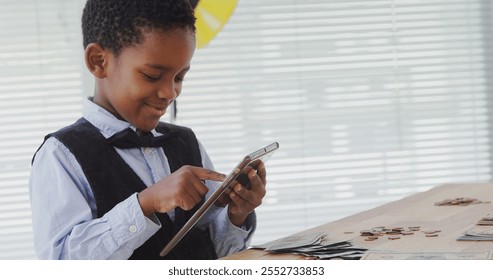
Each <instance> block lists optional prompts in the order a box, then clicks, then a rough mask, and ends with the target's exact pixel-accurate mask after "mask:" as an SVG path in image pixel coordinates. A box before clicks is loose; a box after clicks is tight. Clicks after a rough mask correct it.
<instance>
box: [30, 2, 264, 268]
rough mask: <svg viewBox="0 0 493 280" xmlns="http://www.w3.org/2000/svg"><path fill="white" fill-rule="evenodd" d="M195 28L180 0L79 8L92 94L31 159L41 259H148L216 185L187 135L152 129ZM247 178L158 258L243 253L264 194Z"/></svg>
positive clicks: (257, 181)
mask: <svg viewBox="0 0 493 280" xmlns="http://www.w3.org/2000/svg"><path fill="white" fill-rule="evenodd" d="M194 24H195V17H194V15H193V9H192V8H191V7H190V4H189V3H188V2H187V1H186V0H145V1H144V0H88V1H87V3H86V6H85V8H84V11H83V15H82V31H83V41H84V47H85V61H86V66H87V68H88V69H89V71H90V72H91V73H92V74H93V75H94V77H95V80H96V83H95V84H96V86H95V91H94V96H93V97H91V98H89V99H88V100H86V101H85V103H84V112H83V118H81V119H79V120H78V121H77V122H76V123H74V124H73V125H71V126H68V127H65V128H63V129H61V130H59V131H57V132H55V133H52V134H49V135H48V136H47V137H46V138H45V142H44V143H43V145H42V146H41V147H40V149H39V150H38V152H37V153H36V155H35V157H34V159H33V166H32V173H31V178H30V183H29V186H30V195H31V206H32V211H33V215H32V220H33V229H34V237H35V239H34V242H35V249H36V252H37V254H38V257H39V258H42V259H128V258H131V259H158V258H159V252H160V250H161V249H162V248H163V247H164V245H165V244H166V243H167V242H168V241H169V240H170V239H171V237H172V236H173V235H174V234H175V233H176V232H177V230H178V229H179V228H180V227H181V226H182V225H183V224H184V223H185V222H186V221H187V220H188V219H189V218H190V217H191V215H192V214H193V213H194V211H195V210H196V209H198V207H199V206H200V205H201V203H203V200H204V196H206V197H207V195H208V194H210V193H211V192H212V191H214V189H215V188H217V186H218V184H219V183H218V182H219V181H221V180H223V179H224V175H222V174H219V173H217V172H215V171H212V169H213V166H212V163H211V161H210V159H209V157H208V155H207V153H206V152H205V150H204V148H203V146H202V145H201V144H200V142H198V140H197V139H196V138H195V135H194V134H193V132H192V131H191V130H190V129H188V128H184V127H180V126H175V125H171V124H165V123H160V121H159V120H160V118H161V116H163V115H164V113H165V112H166V108H167V107H168V106H169V105H170V104H171V103H172V102H173V100H175V99H176V98H177V97H178V96H179V94H180V92H181V88H182V83H183V79H184V76H185V74H186V73H187V71H188V70H189V68H190V61H191V59H192V56H193V53H194V50H195V26H194ZM248 175H249V176H248V177H249V180H250V182H249V185H250V186H248V188H247V187H246V186H242V185H239V184H238V185H236V186H235V187H234V188H233V191H231V192H230V193H229V194H228V195H226V196H224V197H222V198H221V205H220V206H213V208H212V209H211V210H212V211H209V212H207V214H206V216H204V217H203V218H202V220H201V221H200V224H199V225H198V226H196V227H195V228H194V229H192V230H191V231H190V232H189V233H188V234H187V236H186V237H185V238H184V239H183V240H181V241H180V243H179V244H178V245H177V247H175V248H174V249H173V250H172V251H171V253H170V254H169V255H167V256H166V258H171V259H214V258H217V257H222V256H225V255H228V254H231V253H233V252H236V251H239V250H242V249H245V248H246V245H247V244H248V242H249V240H250V238H251V235H252V233H253V232H254V229H255V215H254V212H253V210H254V209H255V208H256V207H257V206H259V205H260V204H261V200H262V198H263V196H264V195H265V183H266V180H265V176H266V173H265V168H264V165H263V164H262V163H261V164H260V165H259V167H258V168H257V170H251V171H250V173H249V174H248ZM204 182H205V183H204ZM226 204H227V206H226ZM224 206H226V207H224Z"/></svg>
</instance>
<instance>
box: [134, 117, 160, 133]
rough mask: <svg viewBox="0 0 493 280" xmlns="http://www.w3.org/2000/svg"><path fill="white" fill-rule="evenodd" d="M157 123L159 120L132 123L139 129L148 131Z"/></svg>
mask: <svg viewBox="0 0 493 280" xmlns="http://www.w3.org/2000/svg"><path fill="white" fill-rule="evenodd" d="M158 123H159V120H158V121H156V122H147V123H145V124H134V126H135V127H136V128H137V129H138V130H140V131H144V132H148V131H151V130H153V129H155V128H156V127H157V125H158Z"/></svg>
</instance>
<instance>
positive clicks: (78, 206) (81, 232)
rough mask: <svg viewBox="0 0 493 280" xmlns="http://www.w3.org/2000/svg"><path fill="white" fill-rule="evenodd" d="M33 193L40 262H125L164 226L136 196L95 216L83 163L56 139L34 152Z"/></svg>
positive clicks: (31, 186)
mask: <svg viewBox="0 0 493 280" xmlns="http://www.w3.org/2000/svg"><path fill="white" fill-rule="evenodd" d="M29 191H30V200H31V210H32V223H33V232H34V246H35V251H36V254H37V256H38V258H40V259H127V258H128V257H130V255H131V254H132V253H133V251H134V250H135V249H136V248H138V247H139V246H141V245H142V244H143V243H144V242H145V241H146V240H147V239H148V238H149V237H151V236H152V235H153V234H154V233H156V232H157V231H158V229H159V228H160V226H161V225H160V224H159V221H158V220H157V219H154V221H153V220H150V219H148V218H147V217H145V216H144V214H143V213H142V210H141V208H140V205H139V203H138V200H137V195H136V194H134V195H132V196H130V197H129V198H127V199H126V200H124V201H122V202H121V203H119V204H117V205H116V206H115V207H114V208H113V209H112V210H110V211H109V212H107V213H106V214H105V215H104V216H103V217H101V218H96V205H95V201H94V198H93V194H92V191H91V189H90V186H89V183H88V182H87V179H86V178H85V176H84V174H83V172H82V169H81V167H80V165H79V164H78V163H77V161H76V159H75V157H74V156H73V155H72V154H71V153H70V152H69V151H68V149H67V148H66V147H65V146H64V145H63V144H62V143H60V142H59V141H58V140H57V139H55V138H50V139H48V140H47V141H46V142H45V143H44V144H43V146H42V148H41V149H40V150H39V151H38V153H37V154H36V157H35V160H34V162H33V166H32V170H31V176H30V179H29Z"/></svg>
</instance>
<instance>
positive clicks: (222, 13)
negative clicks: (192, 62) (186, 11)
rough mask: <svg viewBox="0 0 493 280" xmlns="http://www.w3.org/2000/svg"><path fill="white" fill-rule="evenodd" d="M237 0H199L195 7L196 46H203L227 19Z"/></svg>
mask: <svg viewBox="0 0 493 280" xmlns="http://www.w3.org/2000/svg"><path fill="white" fill-rule="evenodd" d="M237 3H238V0H199V3H198V5H197V7H195V17H196V18H197V21H196V23H195V26H196V28H197V33H196V36H197V48H203V47H205V46H207V44H208V43H209V42H210V41H211V40H212V38H214V37H215V36H216V34H217V33H218V32H219V31H220V30H221V29H222V28H223V26H224V24H225V23H226V22H227V21H228V19H229V18H230V16H231V14H233V11H234V9H235V7H236V4H237Z"/></svg>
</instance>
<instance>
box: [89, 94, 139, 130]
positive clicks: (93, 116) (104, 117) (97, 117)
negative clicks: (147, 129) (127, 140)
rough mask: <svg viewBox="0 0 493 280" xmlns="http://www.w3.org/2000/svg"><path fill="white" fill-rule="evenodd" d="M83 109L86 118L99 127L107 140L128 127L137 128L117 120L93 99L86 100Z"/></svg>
mask: <svg viewBox="0 0 493 280" xmlns="http://www.w3.org/2000/svg"><path fill="white" fill-rule="evenodd" d="M83 108H84V109H83V116H84V118H85V119H86V120H87V121H89V122H90V123H91V124H92V125H94V126H95V127H97V128H98V129H99V131H100V132H101V134H103V136H104V137H106V138H108V137H110V136H111V135H113V134H115V133H117V132H119V131H122V130H124V129H126V128H128V127H130V128H132V129H133V130H135V127H134V126H132V125H131V124H130V123H128V122H126V121H123V120H120V119H118V118H116V117H115V116H114V115H112V114H111V113H110V112H108V111H107V110H106V109H104V108H103V107H101V106H99V105H98V104H96V103H94V102H93V101H92V97H88V98H87V99H86V100H84V107H83Z"/></svg>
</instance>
